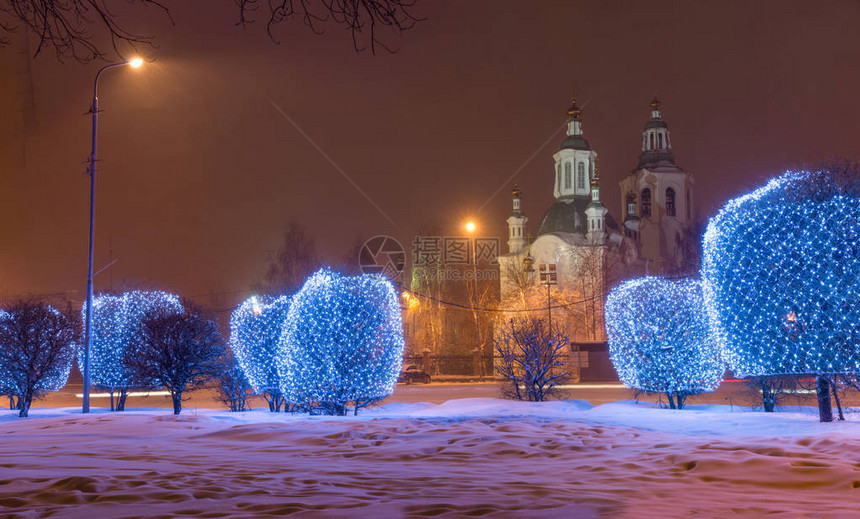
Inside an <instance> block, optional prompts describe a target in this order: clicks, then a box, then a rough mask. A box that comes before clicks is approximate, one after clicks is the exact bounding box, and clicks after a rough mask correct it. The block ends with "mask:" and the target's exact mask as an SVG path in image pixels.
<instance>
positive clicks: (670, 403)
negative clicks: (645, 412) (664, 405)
mask: <svg viewBox="0 0 860 519" xmlns="http://www.w3.org/2000/svg"><path fill="white" fill-rule="evenodd" d="M666 398H668V399H669V409H677V408H676V407H675V399H674V398H672V393H666Z"/></svg>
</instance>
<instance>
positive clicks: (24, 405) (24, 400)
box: [18, 389, 33, 418]
mask: <svg viewBox="0 0 860 519" xmlns="http://www.w3.org/2000/svg"><path fill="white" fill-rule="evenodd" d="M32 402H33V392H32V391H31V390H29V389H28V390H26V391H24V394H23V395H20V396H19V397H18V409H20V411H18V418H27V417H28V416H29V415H30V404H31V403H32Z"/></svg>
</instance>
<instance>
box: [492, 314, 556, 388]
mask: <svg viewBox="0 0 860 519" xmlns="http://www.w3.org/2000/svg"><path fill="white" fill-rule="evenodd" d="M569 345H570V342H569V341H568V339H567V337H566V336H565V335H564V334H563V333H561V331H559V328H558V327H553V330H548V329H547V327H546V326H544V324H543V322H542V321H541V320H540V319H535V318H524V319H519V320H514V319H511V321H510V322H509V324H508V325H507V326H506V327H505V328H504V329H502V330H501V333H500V335H499V338H498V339H497V340H496V353H497V354H498V355H499V357H500V358H501V360H500V362H499V363H498V364H497V365H496V372H497V373H498V375H499V376H501V377H502V378H504V379H505V380H506V381H507V385H506V386H505V387H504V388H503V390H502V391H503V394H504V395H505V396H506V397H508V398H515V399H516V400H528V401H531V402H543V401H544V400H546V399H547V398H549V397H551V396H553V395H554V394H555V393H556V392H557V391H558V386H559V385H560V384H562V383H564V382H565V381H567V380H569V379H570V377H571V372H570V369H569V368H568V366H567V365H566V364H565V359H566V358H567V348H568V347H569ZM521 386H522V388H521Z"/></svg>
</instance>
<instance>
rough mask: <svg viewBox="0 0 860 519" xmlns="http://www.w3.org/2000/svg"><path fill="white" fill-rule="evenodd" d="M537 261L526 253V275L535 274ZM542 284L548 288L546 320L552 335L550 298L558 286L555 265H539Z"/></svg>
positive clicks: (524, 260)
mask: <svg viewBox="0 0 860 519" xmlns="http://www.w3.org/2000/svg"><path fill="white" fill-rule="evenodd" d="M534 263H535V259H534V258H533V257H532V256H531V254H530V253H529V252H526V256H525V258H523V266H524V270H525V272H526V273H530V272H534V271H535V269H534ZM539 276H540V284H541V285H544V286H546V320H547V327H548V328H549V331H550V333H552V298H551V296H550V287H551V286H552V285H556V284H558V278H557V272H556V269H555V264H554V263H552V264H548V265H539Z"/></svg>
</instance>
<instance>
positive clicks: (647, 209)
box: [639, 187, 651, 218]
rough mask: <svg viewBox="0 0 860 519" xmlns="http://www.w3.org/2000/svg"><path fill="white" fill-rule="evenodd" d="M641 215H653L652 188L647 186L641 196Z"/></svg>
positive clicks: (643, 216)
mask: <svg viewBox="0 0 860 519" xmlns="http://www.w3.org/2000/svg"><path fill="white" fill-rule="evenodd" d="M639 216H641V217H642V218H645V217H649V218H650V217H651V190H650V189H648V188H647V187H646V188H645V189H643V190H642V193H641V194H640V196H639Z"/></svg>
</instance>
